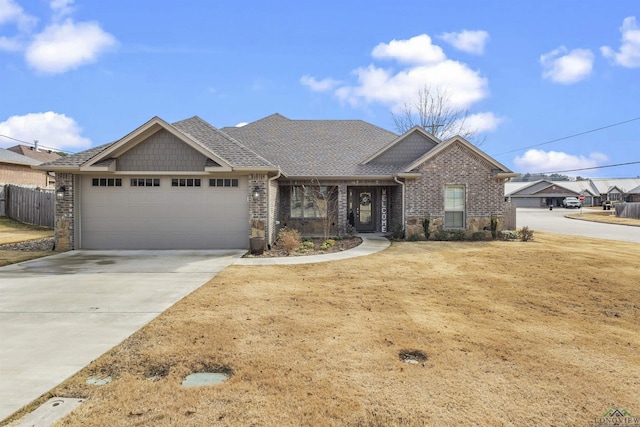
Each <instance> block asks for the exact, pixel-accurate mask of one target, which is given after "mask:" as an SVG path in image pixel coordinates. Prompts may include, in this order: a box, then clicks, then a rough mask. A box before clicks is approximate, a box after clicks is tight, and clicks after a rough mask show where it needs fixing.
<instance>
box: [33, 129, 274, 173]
mask: <svg viewBox="0 0 640 427" xmlns="http://www.w3.org/2000/svg"><path fill="white" fill-rule="evenodd" d="M161 129H164V130H166V131H168V132H170V133H171V134H173V135H174V136H176V137H177V138H179V139H180V140H181V141H183V142H184V143H185V144H187V145H189V146H190V147H191V148H193V149H194V150H196V151H198V152H199V153H201V154H202V155H203V156H205V157H207V158H208V160H207V164H206V166H207V167H209V166H217V167H221V168H222V170H231V169H260V170H262V169H268V170H275V169H277V168H276V167H275V166H274V165H273V164H271V163H269V162H268V161H267V160H266V159H264V158H262V157H260V156H259V155H257V154H256V153H254V152H253V151H251V150H249V149H248V148H246V147H244V146H243V145H242V144H240V143H238V142H237V141H235V140H233V139H232V138H231V137H229V136H228V135H225V134H224V133H222V132H221V131H219V130H218V129H216V128H215V127H213V126H211V125H210V124H208V123H207V122H205V121H204V120H202V119H200V118H199V117H192V118H190V119H186V120H182V121H180V122H176V123H174V124H173V125H170V124H169V123H167V122H165V121H164V120H162V119H161V118H159V117H154V118H152V119H151V120H149V121H148V122H146V123H145V124H143V125H142V126H140V127H138V128H137V129H135V130H134V131H133V132H130V133H129V134H128V135H126V136H125V137H123V138H121V139H119V140H118V141H115V142H112V143H109V144H105V145H101V146H99V147H94V148H92V149H89V150H86V151H83V152H80V153H78V154H74V155H71V156H67V157H63V158H61V159H59V160H56V161H53V162H49V163H46V164H44V165H41V166H40V167H39V169H47V170H74V169H81V170H92V169H93V170H101V171H106V170H110V169H109V168H110V167H111V166H113V164H114V161H113V160H114V158H117V157H118V156H120V155H122V154H123V153H125V152H126V151H128V150H129V149H131V148H132V147H133V146H135V145H136V144H138V143H140V142H142V141H144V140H145V139H146V138H148V137H149V136H151V135H153V134H154V133H156V132H158V131H159V130H161ZM96 168H97V169H96Z"/></svg>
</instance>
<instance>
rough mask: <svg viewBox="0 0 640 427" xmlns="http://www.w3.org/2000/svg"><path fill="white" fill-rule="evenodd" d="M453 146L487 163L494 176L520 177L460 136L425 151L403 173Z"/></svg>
mask: <svg viewBox="0 0 640 427" xmlns="http://www.w3.org/2000/svg"><path fill="white" fill-rule="evenodd" d="M453 144H462V145H463V146H464V147H465V148H467V149H469V150H471V151H472V152H473V153H474V154H476V155H477V156H479V157H480V158H482V159H484V160H485V161H486V162H488V163H489V164H490V165H492V166H493V167H494V168H495V171H496V176H497V177H499V178H508V177H514V176H519V175H520V174H518V173H513V172H512V171H511V170H510V169H509V168H507V167H506V166H504V165H503V164H502V163H500V162H498V161H497V160H495V159H494V158H492V157H489V155H487V154H486V153H485V152H484V151H481V150H480V149H479V148H478V147H476V146H475V145H473V144H471V143H470V142H469V141H467V140H466V139H464V138H463V137H461V136H454V137H453V138H449V139H447V140H446V141H443V142H441V143H440V144H438V145H437V146H436V147H435V148H433V149H432V150H430V151H427V152H426V153H425V154H424V155H423V156H421V157H420V158H418V159H416V160H415V161H414V162H412V163H411V164H409V165H408V166H407V167H406V168H405V170H404V172H406V173H409V172H411V171H412V170H414V169H416V168H417V167H418V166H420V165H421V164H423V163H424V162H427V161H429V160H430V159H432V158H434V157H435V156H437V155H438V154H440V153H441V152H443V151H444V150H446V149H447V148H448V147H450V146H451V145H453Z"/></svg>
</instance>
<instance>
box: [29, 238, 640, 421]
mask: <svg viewBox="0 0 640 427" xmlns="http://www.w3.org/2000/svg"><path fill="white" fill-rule="evenodd" d="M638 259H640V245H638V244H632V243H624V242H612V241H602V240H596V239H589V238H578V237H572V236H558V235H551V234H545V233H538V232H537V233H536V235H535V240H534V241H533V242H526V243H525V242H513V241H512V242H498V241H493V242H405V243H394V244H393V245H392V246H391V247H390V248H389V249H387V250H385V251H383V252H381V253H378V254H375V255H372V256H368V257H363V258H354V259H350V260H344V261H339V262H331V263H321V264H305V265H292V266H261V267H243V266H233V267H230V268H227V269H225V270H224V271H223V272H221V273H220V274H219V275H218V276H217V277H216V278H214V279H213V280H211V281H210V282H209V283H207V284H206V285H204V286H202V287H201V288H200V289H198V290H197V291H195V292H194V293H192V294H191V295H189V296H187V297H186V298H184V299H183V300H182V301H180V302H179V303H177V304H176V305H174V306H173V307H171V308H170V309H169V310H167V311H166V312H165V313H163V314H162V315H161V316H159V317H158V318H156V319H155V320H154V321H152V322H151V323H150V324H148V325H147V326H146V327H144V328H143V329H141V330H140V331H138V332H137V333H135V334H134V335H132V336H131V337H130V338H128V339H127V340H125V341H124V342H122V343H121V344H120V345H118V346H116V347H115V348H113V349H112V350H111V351H109V352H108V353H106V354H105V355H103V356H102V357H101V358H99V359H98V360H96V361H94V362H93V363H91V364H90V365H89V366H87V367H86V368H85V369H84V370H83V371H81V372H79V373H78V374H77V375H76V376H74V377H72V378H71V379H69V380H68V381H66V382H65V383H63V384H61V385H60V386H59V387H57V388H56V389H54V390H53V391H52V392H51V393H50V394H48V395H45V396H43V397H42V399H41V401H44V400H45V399H47V398H48V397H50V396H67V397H83V398H86V399H87V400H86V402H85V403H83V404H82V405H81V406H80V407H79V408H77V409H76V410H75V411H74V412H72V413H71V414H70V415H69V416H68V417H66V418H65V419H64V420H62V421H61V423H60V424H59V425H61V426H102V425H105V423H108V424H109V425H110V426H135V425H141V426H142V425H153V426H173V425H184V426H200V425H214V424H215V425H223V426H225V425H228V426H236V425H278V426H300V425H308V426H315V425H322V426H338V425H341V426H342V425H347V426H395V425H418V426H420V425H428V426H437V425H482V426H503V425H541V426H544V425H592V424H593V419H594V418H595V417H597V416H600V415H602V414H603V413H605V412H606V411H607V410H609V409H610V408H625V409H626V410H628V411H629V412H630V413H632V414H637V413H639V412H640V403H639V402H638V398H637V391H638V388H639V387H640V358H639V357H638V352H639V349H640V303H638V301H640V287H639V285H638V283H640V271H639V270H638V269H637V262H638ZM418 352H421V353H423V354H424V355H425V356H426V360H424V361H422V362H420V363H417V364H408V363H404V362H403V361H402V360H401V357H402V356H403V355H405V356H406V354H419V353H418ZM221 369H222V370H227V372H228V371H232V372H233V376H232V377H231V379H230V380H228V381H227V382H225V383H224V384H222V385H218V386H209V387H196V388H183V387H181V385H180V383H181V381H182V379H183V378H184V377H185V376H186V375H188V374H189V373H191V372H194V371H207V370H221ZM107 375H110V376H112V377H113V379H114V380H113V381H112V382H111V383H110V384H108V385H105V386H100V387H96V386H90V385H87V384H86V383H85V380H86V379H87V378H88V377H89V376H107ZM156 375H158V376H159V377H160V379H159V380H157V381H151V380H149V379H148V378H149V377H152V376H156Z"/></svg>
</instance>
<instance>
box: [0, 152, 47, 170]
mask: <svg viewBox="0 0 640 427" xmlns="http://www.w3.org/2000/svg"><path fill="white" fill-rule="evenodd" d="M0 163H11V164H15V165H28V166H29V165H39V164H40V163H42V162H40V161H38V160H36V159H32V158H30V157H27V156H23V155H22V154H18V153H14V152H13V151H9V150H7V149H4V148H0Z"/></svg>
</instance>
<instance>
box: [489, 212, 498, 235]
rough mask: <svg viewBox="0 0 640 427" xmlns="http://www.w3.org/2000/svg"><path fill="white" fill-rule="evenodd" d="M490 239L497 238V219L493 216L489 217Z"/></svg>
mask: <svg viewBox="0 0 640 427" xmlns="http://www.w3.org/2000/svg"><path fill="white" fill-rule="evenodd" d="M491 237H493V238H494V239H496V238H497V237H498V218H497V217H496V216H494V215H491Z"/></svg>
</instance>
